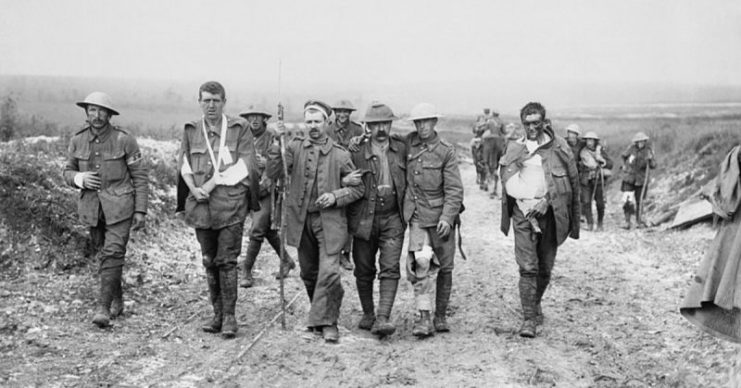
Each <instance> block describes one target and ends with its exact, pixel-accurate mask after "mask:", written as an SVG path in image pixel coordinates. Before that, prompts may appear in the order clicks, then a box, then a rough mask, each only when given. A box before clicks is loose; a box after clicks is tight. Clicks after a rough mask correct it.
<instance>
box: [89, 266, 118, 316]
mask: <svg viewBox="0 0 741 388" xmlns="http://www.w3.org/2000/svg"><path fill="white" fill-rule="evenodd" d="M117 270H118V271H120V270H121V267H116V268H103V269H101V270H100V295H99V298H98V311H97V312H96V313H95V316H93V323H94V324H96V325H97V326H98V327H100V328H105V327H108V326H110V320H109V315H110V309H111V301H112V300H113V287H114V285H113V283H114V280H115V276H116V275H115V272H116V271H117Z"/></svg>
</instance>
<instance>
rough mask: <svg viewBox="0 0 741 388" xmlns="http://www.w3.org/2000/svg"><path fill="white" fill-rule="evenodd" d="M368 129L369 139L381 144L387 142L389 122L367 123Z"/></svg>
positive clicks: (389, 132)
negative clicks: (369, 132)
mask: <svg viewBox="0 0 741 388" xmlns="http://www.w3.org/2000/svg"><path fill="white" fill-rule="evenodd" d="M368 129H370V131H371V139H373V140H374V141H377V142H379V143H383V142H385V141H386V140H388V138H389V135H390V134H391V122H390V121H380V122H377V123H368Z"/></svg>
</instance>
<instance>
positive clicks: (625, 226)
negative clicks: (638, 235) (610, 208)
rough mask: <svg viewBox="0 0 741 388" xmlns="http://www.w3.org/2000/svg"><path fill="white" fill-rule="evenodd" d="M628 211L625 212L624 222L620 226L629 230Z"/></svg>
mask: <svg viewBox="0 0 741 388" xmlns="http://www.w3.org/2000/svg"><path fill="white" fill-rule="evenodd" d="M630 227H631V225H630V213H627V212H626V213H625V224H624V225H623V226H622V228H623V229H626V230H630Z"/></svg>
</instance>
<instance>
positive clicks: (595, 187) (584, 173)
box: [577, 131, 612, 232]
mask: <svg viewBox="0 0 741 388" xmlns="http://www.w3.org/2000/svg"><path fill="white" fill-rule="evenodd" d="M583 139H584V142H585V145H584V147H583V148H582V149H581V152H580V154H579V158H578V160H579V162H578V163H577V168H578V169H579V182H580V183H581V205H582V213H584V216H585V217H586V219H587V225H588V226H587V230H589V231H592V230H593V229H594V218H593V217H592V200H594V202H595V203H596V205H597V231H598V232H601V231H602V230H603V228H602V221H603V220H604V218H605V191H604V186H605V179H606V178H609V177H610V175H611V174H610V170H611V169H612V159H610V156H609V155H608V154H607V151H605V147H603V146H602V145H601V144H600V141H599V136H597V134H596V133H595V132H593V131H590V132H587V134H586V135H584V137H583Z"/></svg>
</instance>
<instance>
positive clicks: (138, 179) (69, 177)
mask: <svg viewBox="0 0 741 388" xmlns="http://www.w3.org/2000/svg"><path fill="white" fill-rule="evenodd" d="M78 105H79V104H78ZM89 171H90V172H97V173H98V176H99V177H100V179H101V185H100V188H99V189H98V190H89V189H85V188H84V187H83V185H82V182H81V181H79V180H78V179H77V178H76V177H77V176H79V175H78V174H80V173H84V172H89ZM64 179H65V181H66V182H67V184H69V185H71V186H73V187H75V188H79V189H81V190H82V191H81V193H80V198H79V201H78V213H79V217H80V222H82V224H83V225H85V226H87V227H88V228H90V236H91V239H92V242H93V246H94V248H95V250H96V259H97V261H98V268H99V271H98V272H99V273H100V280H101V284H100V286H101V291H100V301H99V304H100V305H99V307H100V310H101V317H97V316H96V319H94V322H95V323H96V324H98V325H99V326H107V325H108V316H109V315H110V316H114V317H115V316H117V315H119V314H121V312H122V311H123V299H122V298H123V289H122V287H121V273H122V267H123V265H124V257H125V256H126V244H127V243H128V241H129V233H130V232H129V231H130V229H131V226H132V217H133V216H134V213H135V212H138V213H143V214H146V212H147V201H148V200H147V197H148V194H149V176H148V171H147V168H146V166H145V165H144V162H143V158H142V153H141V151H140V150H139V146H138V145H137V143H136V139H134V137H133V136H131V135H129V134H128V133H126V132H125V131H123V130H121V129H119V128H117V127H114V126H112V125H110V124H108V125H106V126H105V127H104V128H102V129H100V130H99V131H98V133H97V134H96V133H95V131H94V130H93V128H92V127H91V126H90V125H87V126H85V127H84V128H83V129H82V130H81V131H79V132H77V133H76V134H75V135H74V136H73V137H72V139H71V140H70V145H69V151H68V156H67V163H66V165H65V167H64Z"/></svg>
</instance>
